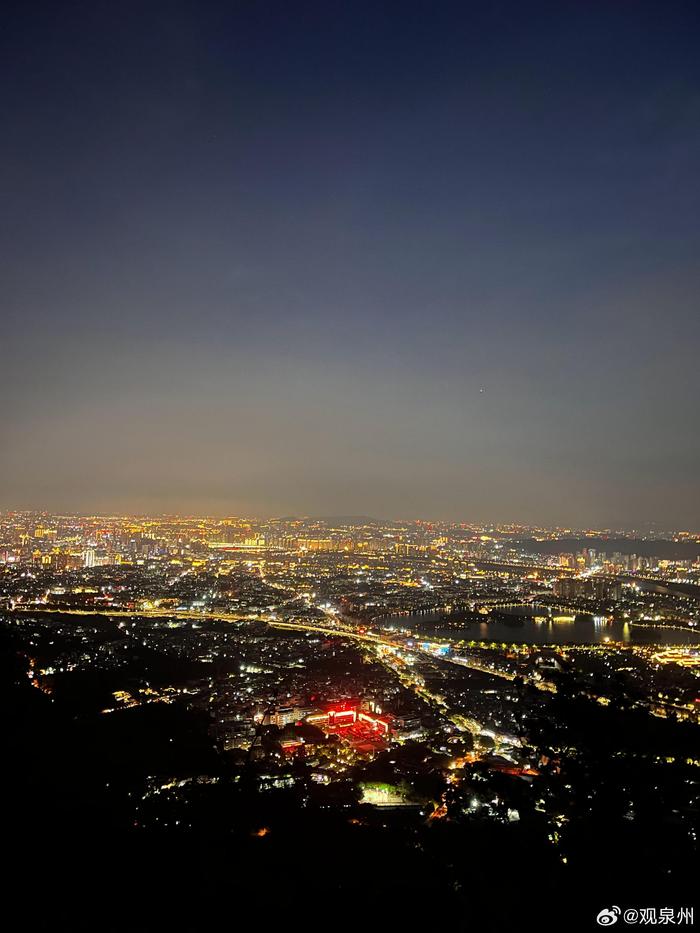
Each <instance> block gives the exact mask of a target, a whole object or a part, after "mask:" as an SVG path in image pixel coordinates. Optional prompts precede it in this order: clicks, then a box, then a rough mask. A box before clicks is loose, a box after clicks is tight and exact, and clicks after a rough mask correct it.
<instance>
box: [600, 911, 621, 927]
mask: <svg viewBox="0 0 700 933" xmlns="http://www.w3.org/2000/svg"><path fill="white" fill-rule="evenodd" d="M621 913H622V911H621V910H620V908H619V907H604V908H603V909H602V910H601V911H600V913H599V914H598V916H597V917H596V918H595V919H596V923H597V924H599V926H601V927H611V926H612V925H613V923H617V918H618V917H619V916H620V914H621Z"/></svg>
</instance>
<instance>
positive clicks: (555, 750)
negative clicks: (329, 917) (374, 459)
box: [0, 512, 700, 928]
mask: <svg viewBox="0 0 700 933" xmlns="http://www.w3.org/2000/svg"><path fill="white" fill-rule="evenodd" d="M699 579H700V540H699V539H697V538H695V537H693V536H692V535H689V534H685V533H681V532H678V533H675V534H672V535H671V534H669V535H665V536H656V537H650V536H641V535H640V534H639V533H637V534H634V535H622V534H615V533H613V532H612V531H610V530H605V531H583V532H575V531H571V530H568V529H556V530H547V529H539V528H538V529H532V528H525V527H519V526H489V527H482V526H476V525H465V524H454V525H452V524H449V525H448V524H432V523H426V522H410V523H393V522H392V523H387V522H376V521H371V520H369V519H358V520H350V519H328V520H323V521H321V520H308V519H303V520H301V519H300V520H297V519H282V520H279V521H267V522H252V521H245V520H241V519H228V520H220V519H200V518H175V517H163V518H148V519H146V518H136V517H129V518H122V517H112V518H108V517H90V518H85V517H77V516H59V515H47V514H43V513H41V514H36V513H20V512H15V513H5V514H4V515H2V517H1V521H0V607H1V608H0V622H1V624H2V637H3V646H4V649H5V652H4V657H5V658H6V661H7V663H6V666H5V672H4V676H5V683H4V688H5V690H6V694H7V696H8V697H9V698H10V700H11V702H12V703H14V704H15V705H16V706H17V708H18V709H20V710H25V711H26V712H25V713H23V714H22V715H20V716H19V717H18V720H17V724H16V732H17V733H18V735H17V736H15V740H16V741H17V742H19V743H20V746H21V748H22V749H23V750H24V753H25V754H27V747H28V746H31V747H32V750H31V753H29V756H28V759H27V760H28V761H30V762H32V763H33V764H32V767H31V768H30V769H29V770H30V771H31V775H30V776H29V777H28V784H27V787H28V788H31V792H32V793H33V794H41V793H46V787H45V786H44V784H43V782H44V781H48V783H49V784H50V785H51V787H52V788H54V785H55V784H56V775H55V770H56V761H57V760H62V761H63V759H62V757H61V756H64V755H67V756H68V757H67V759H66V761H63V763H62V765H61V769H62V770H63V771H64V772H65V773H64V776H63V780H64V781H65V782H67V784H68V785H69V786H70V787H71V788H73V787H74V782H75V781H78V782H79V783H81V784H82V783H83V782H85V783H87V784H88V785H89V790H88V791H87V793H88V795H93V796H94V797H95V799H96V800H99V801H100V802H99V804H98V803H95V806H96V807H98V809H99V812H100V813H101V814H102V817H101V819H103V820H104V819H106V818H105V817H104V813H106V812H108V813H109V818H108V819H107V823H108V824H109V827H110V829H109V832H111V833H112V834H117V836H119V834H120V833H123V834H125V838H128V839H129V845H130V846H133V845H134V841H133V840H134V838H138V840H140V842H139V843H138V844H142V845H144V846H145V847H146V849H147V850H148V851H149V852H151V853H153V852H157V853H158V856H157V857H158V858H165V857H166V853H167V849H168V846H169V845H172V840H171V835H172V834H176V835H177V837H178V839H180V838H181V837H182V838H185V839H187V838H191V839H195V838H196V839H202V838H206V839H207V840H208V843H207V845H211V846H212V847H214V848H215V849H216V851H217V852H224V854H221V858H222V859H223V862H222V864H223V863H225V859H226V856H225V851H228V850H226V848H225V847H226V846H227V845H228V844H229V843H230V842H231V839H232V838H233V837H235V838H236V839H237V840H238V842H237V845H238V846H239V849H240V847H241V846H242V847H243V848H244V849H245V851H246V852H247V853H248V855H247V856H246V857H249V858H250V859H251V862H250V864H251V866H252V865H257V866H258V867H260V866H263V865H264V866H267V867H266V868H265V871H267V870H275V871H283V869H282V867H281V866H280V865H277V866H276V867H275V866H274V865H273V866H272V867H271V865H270V863H269V862H268V861H267V859H269V858H272V855H271V853H272V852H273V851H274V852H276V853H277V854H276V855H275V858H278V857H280V858H281V857H282V855H281V852H280V849H278V848H276V847H278V846H282V847H284V845H286V844H291V843H290V838H291V837H290V835H289V834H290V833H292V832H294V833H296V832H300V831H301V832H308V833H309V834H310V835H309V840H311V839H317V840H318V839H319V838H323V839H325V840H326V842H327V840H328V838H329V837H328V835H327V834H328V833H331V835H332V836H333V838H336V837H337V839H343V840H344V842H343V845H344V846H346V849H345V850H344V851H345V855H343V856H342V857H340V855H338V859H339V861H338V866H337V867H338V871H341V872H342V871H345V870H346V869H347V870H353V871H354V870H356V866H354V865H352V866H350V868H348V866H347V864H346V863H347V861H348V859H350V855H349V854H348V853H351V852H355V851H356V849H355V848H354V846H355V843H354V842H353V838H354V839H355V840H358V839H360V838H362V839H363V840H364V841H363V843H362V845H363V846H365V845H366V844H367V841H368V839H372V840H374V841H373V842H372V845H375V844H376V845H377V846H379V847H381V846H389V847H390V848H391V847H392V846H393V847H394V848H393V849H392V852H394V855H393V856H392V858H395V859H398V861H395V862H394V863H392V864H393V868H392V872H393V874H392V877H393V878H394V882H395V883H396V884H398V885H399V887H400V886H401V885H404V886H410V885H409V883H410V878H411V877H413V875H412V874H411V873H412V872H413V873H415V872H419V873H420V874H421V876H423V875H424V876H425V877H428V876H430V878H431V880H430V881H429V884H430V885H432V886H434V887H435V888H436V890H439V892H440V895H439V896H440V897H441V898H446V901H445V903H446V904H447V903H449V904H450V905H451V907H450V909H451V910H452V909H454V910H459V909H460V904H462V903H463V902H464V901H465V899H466V901H472V900H473V899H474V898H476V900H477V901H478V894H477V892H476V891H475V888H474V885H473V881H474V871H475V869H474V867H473V866H467V865H466V864H464V863H463V859H464V854H463V853H462V848H463V845H462V840H465V839H466V840H472V842H473V841H474V840H478V844H479V846H480V847H482V848H480V849H479V851H483V852H487V853H491V854H490V855H489V856H488V858H489V859H491V858H493V857H495V852H496V851H497V850H498V848H499V847H500V846H503V847H505V849H504V851H506V852H508V853H511V854H512V853H517V852H520V853H521V854H522V853H523V852H531V853H533V854H534V855H536V860H537V863H538V864H540V865H541V866H543V870H544V867H545V866H546V870H547V871H549V872H552V873H554V874H553V875H552V877H556V878H557V879H559V881H560V882H561V883H562V884H565V883H568V882H567V878H569V879H572V878H574V877H576V875H575V872H576V871H577V870H579V869H580V868H581V866H583V865H585V863H586V859H587V858H589V857H590V853H591V851H592V847H593V842H594V838H595V833H599V832H605V833H606V834H608V833H610V832H611V831H612V830H611V827H613V828H614V831H615V834H616V835H615V839H616V842H615V844H614V846H613V847H612V849H611V851H614V852H617V856H616V857H617V858H619V859H621V860H623V862H624V866H625V871H626V872H630V873H632V874H635V873H636V874H639V873H642V874H643V873H644V872H645V871H651V870H652V868H653V870H654V871H655V872H657V870H658V869H659V865H662V866H663V872H662V873H663V876H664V878H665V879H667V880H669V881H676V880H678V879H682V878H683V877H684V872H685V871H686V868H687V866H688V864H690V862H691V861H692V858H693V857H694V856H696V854H697V831H698V802H699V799H700V798H699V795H700V752H698V748H699V745H698V740H697V739H698V734H700V733H698V732H697V730H698V726H699V725H700V637H699V633H698V623H700V585H698V584H699ZM56 743H59V745H60V747H57V745H56ZM68 749H70V750H71V751H70V753H69V752H68V751H67V750H68ZM46 756H48V759H49V761H48V762H47V760H46ZM56 756H58V759H57V757H56ZM38 762H39V763H38ZM28 767H29V766H28ZM47 767H48V771H47ZM58 783H59V785H60V784H61V781H60V780H59V781H58ZM64 790H65V788H64ZM52 792H54V791H52ZM73 792H74V791H73V790H70V791H66V793H68V795H69V796H70V795H71V794H72V793H73ZM54 819H55V817H54ZM291 827H293V830H292V828H291ZM302 827H304V828H303V829H302ZM55 831H58V830H55ZM348 833H350V834H351V835H352V833H354V834H355V836H354V837H352V838H349V837H348V838H346V837H347V834H348ZM183 834H184V835H183ZM188 834H191V835H190V836H188ZM319 834H320V835H319ZM324 834H325V835H324ZM333 834H336V835H333ZM120 838H121V837H120ZM144 840H145V841H144ZM282 840H286V842H284V843H283V841H282ZM660 841H661V842H663V843H664V844H663V848H662V849H661V850H659V849H658V845H659V844H660ZM184 844H185V845H186V846H187V845H188V843H187V842H186V841H185V843H184ZM305 844H308V845H309V846H310V845H311V842H310V841H307V843H305ZM318 844H319V845H321V843H320V842H319V843H318ZM323 844H324V845H325V844H326V843H323ZM222 846H223V847H224V849H223V850H222V848H221V847H222ZM406 846H408V848H409V849H410V850H411V852H412V856H411V858H413V859H415V860H417V861H416V864H415V865H413V867H412V868H410V869H409V868H408V867H406V865H405V864H404V861H402V859H405V858H406V855H405V850H406ZM649 846H651V847H652V848H654V853H653V855H650V854H649ZM265 847H267V848H265ZM483 847H485V848H483ZM618 850H619V851H618ZM334 851H335V850H334ZM399 851H400V852H401V853H403V854H402V855H401V857H400V858H399V856H398V855H397V854H396V853H397V852H399ZM596 851H597V855H596V858H597V859H599V860H600V859H603V860H605V859H608V858H609V857H610V858H612V856H608V855H607V854H606V855H604V856H603V855H601V854H600V851H599V848H597V849H596ZM266 853H267V854H266ZM316 854H317V855H318V853H316ZM336 854H337V853H336ZM309 857H310V856H309ZM261 860H262V861H261ZM689 860H690V861H689ZM488 864H489V862H488V861H486V862H483V863H481V866H480V868H479V869H478V871H481V872H484V871H485V870H486V867H487V865H488ZM342 866H345V868H343V867H342ZM618 867H619V866H618ZM307 868H308V870H309V871H311V865H308V866H307ZM251 870H252V869H251ZM261 870H263V869H262V868H261ZM318 870H321V869H320V868H319V867H318V866H317V867H315V868H314V869H313V871H318ZM383 870H385V871H386V870H387V867H386V865H384V866H383ZM567 872H568V873H569V874H568V875H567ZM292 874H293V875H294V877H296V874H295V873H294V872H292ZM246 877H247V876H246ZM524 877H526V876H525V875H523V878H524ZM528 877H529V876H528ZM470 879H471V880H470ZM241 883H242V882H241ZM246 883H250V884H252V882H251V880H250V878H248V881H247V882H246ZM256 883H257V882H256ZM483 883H484V879H483V878H482V882H481V884H482V886H483ZM253 887H254V885H253ZM283 888H284V890H285V892H286V894H287V895H289V890H288V887H287V885H286V884H285V885H283ZM446 909H447V908H446ZM474 909H478V910H480V911H483V912H484V916H486V914H487V913H488V904H487V903H485V902H484V903H481V902H479V904H478V905H477V907H476V908H474ZM484 928H487V927H484Z"/></svg>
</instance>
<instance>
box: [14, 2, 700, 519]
mask: <svg viewBox="0 0 700 933" xmlns="http://www.w3.org/2000/svg"><path fill="white" fill-rule="evenodd" d="M699 48H700V4H698V3H697V2H694V0H691V2H687V3H677V2H673V0H662V2H659V3H653V4H652V3H643V2H631V0H630V2H623V0H619V2H613V0H601V2H595V0H587V2H579V3H567V2H564V0H557V2H553V3H551V4H540V3H535V2H522V0H521V2H513V3H506V2H503V3H499V2H491V3H476V2H475V3H469V2H468V0H464V2H462V3H459V4H450V3H440V2H425V3H410V2H403V3H398V2H397V3H382V2H379V0H374V2H372V3H366V4H365V3H363V2H359V0H348V2H342V3H341V2H335V0H319V2H315V3H305V2H296V0H285V2H280V3H273V2H255V0H250V2H242V0H239V2H235V0H230V2H226V3H216V2H206V0H199V2H192V3H180V2H177V0H168V2H165V3H157V2H150V3H149V2H137V3H130V2H124V0H119V2H117V0H112V2H109V3H105V2H99V0H98V2H95V0H90V2H86V3H81V2H70V3H65V4H64V3H56V2H52V3H36V2H30V0H23V2H21V3H9V4H8V3H5V4H3V7H2V19H1V20H0V118H1V122H0V199H1V200H0V308H1V309H2V318H3V322H4V323H3V327H2V331H1V332H0V333H1V334H2V338H1V339H2V350H3V352H2V356H1V358H0V359H1V369H0V388H1V389H2V407H1V409H0V430H1V434H0V438H2V440H1V442H0V507H4V508H33V507H36V508H48V509H56V510H64V509H65V510H75V511H82V512H89V511H95V510H99V511H152V512H164V511H168V512H193V511H197V512H207V513H211V514H224V513H235V514H245V515H256V514H257V515H261V516H267V515H290V514H298V515H299V514H310V515H339V514H342V515H349V514H363V515H373V516H376V517H380V518H435V519H439V518H443V519H455V520H494V521H505V520H513V521H524V522H536V523H557V524H561V525H569V526H589V525H590V526H599V527H614V526H619V527H621V526H636V527H641V526H642V525H644V524H645V523H649V522H657V523H659V525H660V526H661V527H671V526H676V527H682V528H691V529H697V528H700V482H699V476H700V439H699V438H700V432H699V428H700V418H699V417H698V350H699V349H700V313H699V308H698V305H699V298H698V296H699V295H700V290H699V287H700V262H699V255H700V249H699V248H700V53H699V51H698V49H699Z"/></svg>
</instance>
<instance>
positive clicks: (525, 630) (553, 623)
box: [382, 606, 700, 647]
mask: <svg viewBox="0 0 700 933" xmlns="http://www.w3.org/2000/svg"><path fill="white" fill-rule="evenodd" d="M499 615H500V618H498V619H494V618H492V619H491V621H486V618H485V619H484V621H483V622H481V621H466V620H465V621H461V622H456V621H455V620H454V619H453V618H451V621H450V624H449V625H447V624H445V623H446V621H447V619H448V617H447V616H446V615H445V613H442V612H415V613H408V614H399V615H389V616H385V617H384V618H383V619H382V627H383V628H385V629H386V628H394V629H399V628H407V629H411V631H413V632H416V633H420V634H421V635H424V636H425V637H431V636H432V637H436V638H445V639H449V640H450V641H460V640H462V639H466V640H469V641H471V640H474V641H500V642H510V643H511V644H513V643H516V642H520V643H522V644H528V645H555V644H556V645H567V644H590V645H592V644H603V643H605V642H606V641H616V642H624V643H625V644H630V645H698V647H700V633H697V632H692V631H687V630H684V629H677V628H670V627H666V626H661V625H655V626H649V627H647V625H646V624H645V625H644V626H642V625H636V624H631V623H629V622H608V621H607V620H605V619H602V618H601V617H599V616H592V615H583V614H578V615H573V614H566V613H564V612H561V611H559V610H556V609H555V610H550V609H549V608H546V607H533V606H521V607H519V606H514V607H511V608H508V609H504V610H501V611H500V612H499ZM508 617H510V618H508ZM441 623H442V624H441Z"/></svg>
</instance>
